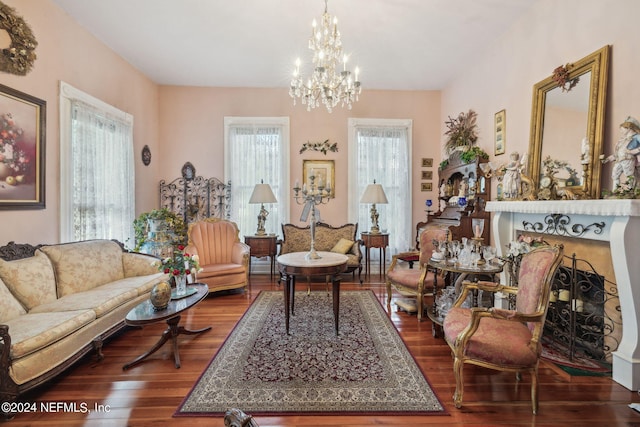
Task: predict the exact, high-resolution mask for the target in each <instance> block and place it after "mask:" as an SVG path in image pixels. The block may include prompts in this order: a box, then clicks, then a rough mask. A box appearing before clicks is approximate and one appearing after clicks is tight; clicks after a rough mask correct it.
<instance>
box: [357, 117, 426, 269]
mask: <svg viewBox="0 0 640 427" xmlns="http://www.w3.org/2000/svg"><path fill="white" fill-rule="evenodd" d="M411 132H412V122H411V120H383V119H349V170H350V171H354V172H353V173H351V172H350V173H349V220H350V221H352V222H356V221H357V222H358V224H359V226H358V229H359V230H360V231H369V230H370V228H371V218H370V209H371V206H370V205H367V204H361V203H360V197H361V196H362V194H363V193H364V190H365V188H366V187H367V185H368V184H372V183H373V182H374V180H375V181H376V182H377V183H379V184H382V187H383V189H384V191H385V194H386V196H387V199H388V201H389V203H388V204H378V205H376V209H377V210H378V213H379V227H380V230H386V231H387V232H388V233H389V249H390V251H389V252H390V253H397V252H402V251H406V250H407V249H408V248H410V247H411V246H412V230H413V226H412V223H411V221H412V216H411V215H412V209H411ZM371 256H372V258H375V257H377V256H378V254H377V251H372V252H371Z"/></svg>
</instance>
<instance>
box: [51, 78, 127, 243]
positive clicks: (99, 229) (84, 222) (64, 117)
mask: <svg viewBox="0 0 640 427" xmlns="http://www.w3.org/2000/svg"><path fill="white" fill-rule="evenodd" d="M60 94H61V95H60V112H61V114H60V182H61V189H60V197H61V200H60V211H61V215H60V218H61V227H60V230H61V239H62V241H77V240H87V239H117V240H119V241H120V242H122V243H125V244H126V243H130V242H133V239H132V237H133V220H134V218H135V198H134V194H135V180H134V173H135V170H134V162H133V117H132V116H131V115H130V114H127V113H124V112H122V111H120V110H118V109H116V108H114V107H112V106H110V105H108V104H105V103H104V102H102V101H100V100H98V99H95V98H93V97H91V96H89V95H87V94H85V93H83V92H81V91H79V90H78V89H75V88H73V87H72V86H70V85H68V84H66V83H64V82H61V85H60Z"/></svg>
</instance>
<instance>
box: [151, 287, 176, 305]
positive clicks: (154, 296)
mask: <svg viewBox="0 0 640 427" xmlns="http://www.w3.org/2000/svg"><path fill="white" fill-rule="evenodd" d="M149 299H150V300H151V304H152V305H153V309H154V310H164V309H165V308H167V306H168V305H169V301H170V300H171V286H170V285H169V284H168V283H167V282H159V283H156V284H155V285H154V287H153V288H152V289H151V294H150V295H149Z"/></svg>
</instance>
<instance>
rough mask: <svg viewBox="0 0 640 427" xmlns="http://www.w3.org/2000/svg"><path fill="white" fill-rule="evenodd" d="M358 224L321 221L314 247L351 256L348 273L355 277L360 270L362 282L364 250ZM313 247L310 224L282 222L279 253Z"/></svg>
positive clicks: (359, 278) (359, 277)
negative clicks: (362, 249)
mask: <svg viewBox="0 0 640 427" xmlns="http://www.w3.org/2000/svg"><path fill="white" fill-rule="evenodd" d="M357 233H358V224H344V225H341V226H339V227H333V226H331V225H329V224H325V223H322V222H319V223H317V224H316V234H315V241H314V247H315V249H316V251H323V252H332V251H333V252H339V253H343V254H345V255H346V256H347V258H349V260H348V261H347V271H346V272H347V273H349V272H350V273H352V274H353V276H354V277H355V272H356V270H357V271H358V280H360V283H362V277H361V274H362V252H360V241H359V240H358V238H357V237H356V235H357ZM310 247H311V232H310V231H309V226H306V227H298V226H297V225H293V224H282V242H281V245H280V252H279V254H278V255H284V254H287V253H291V252H308V251H309V248H310Z"/></svg>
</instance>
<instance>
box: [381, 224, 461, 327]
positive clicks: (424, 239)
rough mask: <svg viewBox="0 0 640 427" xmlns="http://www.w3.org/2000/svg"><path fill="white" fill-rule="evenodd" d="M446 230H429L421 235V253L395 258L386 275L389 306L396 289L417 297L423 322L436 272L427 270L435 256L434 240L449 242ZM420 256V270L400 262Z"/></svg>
mask: <svg viewBox="0 0 640 427" xmlns="http://www.w3.org/2000/svg"><path fill="white" fill-rule="evenodd" d="M448 238H449V230H447V229H446V228H428V229H426V230H425V231H424V232H422V234H421V235H420V251H413V252H402V253H399V254H396V255H394V256H393V258H392V260H391V265H390V266H389V269H388V270H387V274H386V285H387V305H388V306H390V305H391V290H392V288H393V289H396V290H397V291H398V292H399V293H400V294H402V295H404V296H415V297H416V309H417V312H418V313H417V315H418V321H421V320H422V311H423V310H422V307H423V304H424V297H425V296H426V295H428V293H429V292H433V280H434V277H435V276H434V274H435V273H434V272H433V271H431V270H430V269H428V268H427V262H429V258H431V254H433V251H434V249H435V248H434V246H433V240H434V239H435V240H447V239H448ZM411 256H414V257H415V256H418V262H419V264H420V268H406V267H404V266H402V265H401V263H399V262H398V261H399V260H403V259H406V258H408V257H411Z"/></svg>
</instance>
